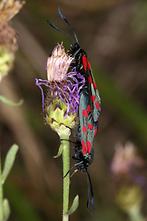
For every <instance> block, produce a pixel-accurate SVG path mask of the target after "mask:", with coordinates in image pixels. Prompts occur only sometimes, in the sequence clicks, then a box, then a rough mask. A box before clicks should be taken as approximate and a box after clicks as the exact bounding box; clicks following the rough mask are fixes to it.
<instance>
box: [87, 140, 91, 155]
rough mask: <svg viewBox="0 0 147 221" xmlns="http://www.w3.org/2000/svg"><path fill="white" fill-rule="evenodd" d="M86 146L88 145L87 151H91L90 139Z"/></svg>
mask: <svg viewBox="0 0 147 221" xmlns="http://www.w3.org/2000/svg"><path fill="white" fill-rule="evenodd" d="M86 146H87V152H88V153H90V151H91V142H90V141H89V140H88V141H87V142H86Z"/></svg>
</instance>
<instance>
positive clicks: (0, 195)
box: [0, 157, 3, 221]
mask: <svg viewBox="0 0 147 221" xmlns="http://www.w3.org/2000/svg"><path fill="white" fill-rule="evenodd" d="M0 221H3V184H2V171H1V157H0Z"/></svg>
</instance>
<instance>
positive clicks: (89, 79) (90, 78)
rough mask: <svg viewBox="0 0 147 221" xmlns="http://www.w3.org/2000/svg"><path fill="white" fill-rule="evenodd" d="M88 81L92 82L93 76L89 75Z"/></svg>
mask: <svg viewBox="0 0 147 221" xmlns="http://www.w3.org/2000/svg"><path fill="white" fill-rule="evenodd" d="M88 83H89V84H92V77H91V75H89V77H88Z"/></svg>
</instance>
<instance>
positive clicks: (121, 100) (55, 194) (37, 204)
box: [0, 0, 147, 221]
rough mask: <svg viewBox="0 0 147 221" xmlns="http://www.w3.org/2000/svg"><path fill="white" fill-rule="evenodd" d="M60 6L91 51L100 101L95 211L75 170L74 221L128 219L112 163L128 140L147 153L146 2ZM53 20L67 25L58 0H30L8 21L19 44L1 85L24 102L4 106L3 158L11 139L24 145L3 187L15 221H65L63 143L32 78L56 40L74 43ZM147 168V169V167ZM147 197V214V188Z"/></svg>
mask: <svg viewBox="0 0 147 221" xmlns="http://www.w3.org/2000/svg"><path fill="white" fill-rule="evenodd" d="M60 5H61V7H62V9H63V11H64V14H65V15H66V16H67V17H68V18H69V20H70V22H71V23H72V25H73V26H74V27H75V30H76V33H77V35H78V38H79V41H80V44H81V47H82V48H84V49H85V50H86V51H87V53H88V57H89V60H90V62H91V65H92V67H93V72H94V76H95V79H96V82H97V85H98V89H99V92H100V96H101V100H102V114H101V117H100V123H99V125H100V130H99V133H98V135H97V137H96V139H95V143H94V148H95V159H94V162H93V164H92V166H91V167H90V174H91V178H92V181H93V186H94V193H95V209H94V210H90V211H89V210H87V208H86V199H87V180H86V175H85V174H82V173H78V174H76V175H74V176H73V177H72V179H71V199H72V198H73V197H74V196H75V195H76V194H77V193H78V194H79V196H80V207H79V209H78V210H77V211H76V212H75V213H74V214H73V215H72V216H71V220H76V221H77V220H85V221H88V220H91V221H98V220H101V221H122V220H129V218H128V216H127V215H126V214H125V213H124V212H123V211H122V210H121V209H120V208H119V207H118V206H117V204H116V202H115V200H114V198H115V192H116V183H115V179H114V177H113V176H112V173H111V169H110V167H111V162H112V158H113V154H114V147H115V145H116V143H117V142H122V143H125V142H126V141H128V140H130V141H131V142H133V143H135V144H136V146H137V147H138V148H137V150H138V152H139V154H140V155H141V157H143V159H144V160H146V157H147V149H146V147H147V113H146V97H147V87H146V85H147V84H146V83H147V73H146V72H147V2H146V1H145V0H138V1H137V0H109V1H107V0H103V1H102V0H91V1H89V0H78V1H77V0H74V1H70V0H62V1H60ZM48 19H49V20H52V21H56V23H57V24H58V25H59V26H60V27H62V28H64V29H66V27H65V25H64V23H63V22H62V21H61V20H60V19H59V17H58V15H57V3H56V1H53V0H52V1H49V0H48V1H47V0H43V1H41V0H28V1H27V0H26V4H25V5H24V7H23V9H22V10H21V12H20V13H19V15H17V16H16V17H15V18H14V19H13V20H12V21H11V24H12V27H13V28H14V29H15V30H16V32H17V40H18V45H19V49H18V51H17V54H16V60H15V65H14V68H13V70H12V71H11V73H9V75H8V76H7V77H5V78H4V79H3V81H2V83H1V84H0V93H1V94H3V95H5V96H7V97H8V98H10V99H12V100H15V101H17V100H19V99H21V98H23V99H24V103H23V105H22V106H21V107H13V108H12V107H8V106H6V105H3V104H1V103H0V148H1V155H2V158H3V156H5V154H6V152H7V150H8V149H9V147H10V146H11V145H12V144H13V143H17V144H18V145H19V146H20V151H19V154H18V156H17V160H16V162H15V166H14V168H13V170H12V172H11V175H10V176H9V179H8V182H7V185H6V186H5V194H6V196H7V197H8V198H9V201H10V205H11V218H10V220H12V221H19V220H21V221H26V220H28V221H41V220H51V221H55V220H61V212H62V162H61V159H60V158H59V159H53V156H54V155H55V154H56V153H57V150H58V147H59V143H60V142H59V138H58V136H57V135H56V134H55V133H54V132H53V131H52V130H51V129H50V128H49V127H48V126H47V125H45V121H44V119H43V114H42V112H41V95H40V91H39V89H38V88H37V87H36V86H35V80H34V79H35V78H36V77H41V78H42V79H45V78H46V61H47V57H48V56H49V55H50V53H51V51H52V49H53V47H54V46H55V45H56V43H57V42H62V41H63V42H64V45H65V46H67V47H69V45H70V43H71V42H72V41H71V38H70V36H68V34H64V33H60V32H56V31H55V30H53V29H51V28H50V27H49V25H48V24H47V22H46V21H47V20H48ZM71 163H72V164H73V163H74V162H73V161H71ZM142 172H143V173H144V174H145V173H146V171H145V169H144V171H142ZM144 196H145V197H144V203H143V206H142V207H143V208H142V210H143V213H144V215H146V213H147V206H146V190H144Z"/></svg>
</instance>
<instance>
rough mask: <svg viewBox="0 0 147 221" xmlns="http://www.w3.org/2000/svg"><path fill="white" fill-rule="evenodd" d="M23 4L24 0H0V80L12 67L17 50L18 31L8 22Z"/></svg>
mask: <svg viewBox="0 0 147 221" xmlns="http://www.w3.org/2000/svg"><path fill="white" fill-rule="evenodd" d="M23 4H24V2H23V1H18V0H7V1H6V0H1V1H0V81H1V80H2V78H3V77H4V76H5V75H7V74H8V72H9V71H10V69H11V68H12V66H13V62H14V59H15V52H16V50H17V40H16V33H15V30H14V29H13V28H12V27H11V26H10V25H9V24H8V22H9V21H10V20H11V19H12V18H13V17H14V16H15V15H16V14H17V13H18V12H19V11H20V9H21V8H22V6H23Z"/></svg>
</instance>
